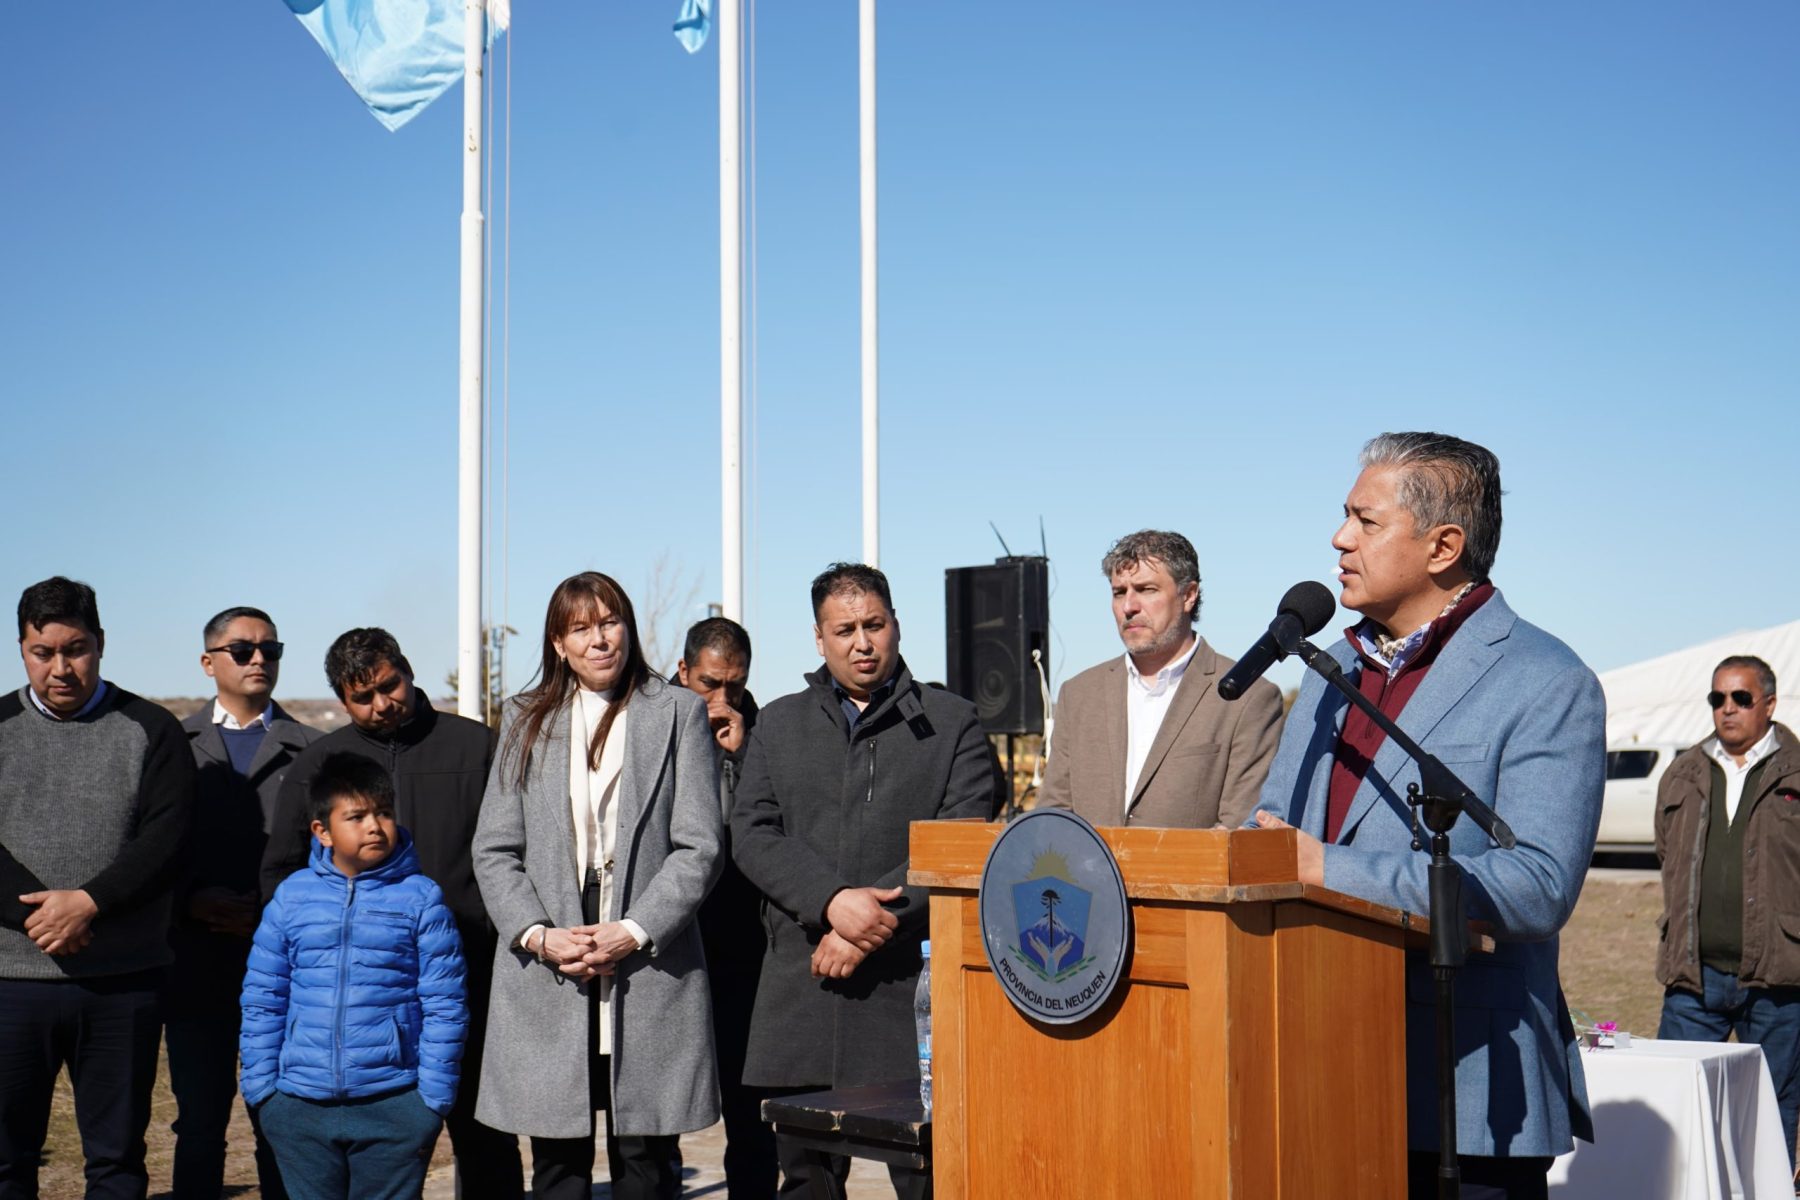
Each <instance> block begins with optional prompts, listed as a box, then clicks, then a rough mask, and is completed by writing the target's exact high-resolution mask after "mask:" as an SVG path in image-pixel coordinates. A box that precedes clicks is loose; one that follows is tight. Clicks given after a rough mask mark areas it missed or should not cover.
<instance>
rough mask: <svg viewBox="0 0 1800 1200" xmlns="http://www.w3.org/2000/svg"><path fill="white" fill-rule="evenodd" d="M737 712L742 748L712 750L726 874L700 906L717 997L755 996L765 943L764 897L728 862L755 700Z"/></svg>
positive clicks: (708, 966) (753, 723) (747, 698)
mask: <svg viewBox="0 0 1800 1200" xmlns="http://www.w3.org/2000/svg"><path fill="white" fill-rule="evenodd" d="M675 686H677V687H679V686H680V685H679V684H677V685H675ZM739 711H740V712H742V713H743V714H744V744H743V746H742V748H740V749H739V750H738V751H737V753H735V754H728V753H726V752H725V751H723V750H719V749H718V748H717V745H716V743H715V746H714V753H716V754H717V755H718V758H719V803H720V807H721V812H722V815H723V816H724V819H725V821H726V826H725V854H724V869H723V870H721V871H720V872H719V879H718V882H716V883H714V884H713V888H712V891H710V892H708V893H707V894H706V900H705V902H704V903H703V904H701V906H700V940H701V942H702V943H703V944H704V945H705V947H706V969H707V970H708V971H709V972H710V973H711V975H712V977H713V985H714V986H713V993H714V995H715V996H719V995H723V994H726V989H727V987H728V986H729V987H736V988H741V989H745V990H748V991H749V992H750V994H752V995H754V994H755V991H756V980H757V975H758V974H759V973H760V971H761V970H762V957H763V943H764V942H765V941H767V940H768V939H767V936H766V935H765V934H764V932H763V923H762V917H761V908H762V893H761V892H759V891H757V890H756V885H755V884H753V883H751V882H750V881H749V880H748V879H746V878H744V873H743V871H741V870H739V869H738V865H737V864H736V863H734V862H732V861H731V825H730V821H731V807H732V804H733V803H734V802H735V800H736V797H737V785H738V780H739V779H741V778H743V773H744V758H745V757H746V756H747V755H748V754H749V753H750V735H751V733H752V732H754V731H755V729H756V718H757V715H758V711H759V710H758V708H757V704H756V697H754V696H752V695H751V694H750V693H749V692H748V691H746V692H745V693H744V706H743V708H742V709H740V710H739ZM732 1082H734V1083H735V1082H736V1080H733V1081H732Z"/></svg>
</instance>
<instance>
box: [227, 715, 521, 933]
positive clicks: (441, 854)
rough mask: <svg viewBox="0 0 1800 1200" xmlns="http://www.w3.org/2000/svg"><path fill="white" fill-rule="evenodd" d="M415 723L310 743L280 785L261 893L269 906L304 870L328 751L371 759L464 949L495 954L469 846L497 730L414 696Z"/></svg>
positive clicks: (336, 733)
mask: <svg viewBox="0 0 1800 1200" xmlns="http://www.w3.org/2000/svg"><path fill="white" fill-rule="evenodd" d="M415 703H416V711H415V712H414V714H413V718H412V720H410V721H408V722H407V723H406V724H404V725H402V726H401V727H400V728H399V730H398V731H396V732H395V733H394V735H393V736H392V737H378V736H376V735H375V734H371V733H365V732H364V731H363V730H361V729H359V728H358V727H357V726H355V725H347V726H345V727H344V728H342V729H336V730H333V731H332V732H330V733H328V734H326V735H325V736H324V737H322V738H320V739H319V740H318V741H316V742H314V743H313V744H312V745H310V746H308V747H307V748H306V750H305V751H303V752H302V753H301V755H300V757H299V758H298V759H296V760H295V762H294V765H293V766H292V767H291V768H289V770H288V773H287V779H286V780H285V781H284V782H283V783H282V785H281V793H280V796H279V797H278V798H277V800H276V806H275V820H274V824H273V825H272V826H271V829H270V833H269V848H268V850H267V852H266V853H265V854H264V855H263V864H262V894H263V898H264V900H265V901H266V900H267V899H268V898H269V897H271V896H273V895H274V894H275V889H276V887H278V886H279V885H280V884H281V881H282V880H284V879H286V878H287V877H288V876H289V875H292V874H293V873H294V872H295V871H298V870H300V869H301V868H303V867H305V866H306V863H307V858H308V854H309V849H310V845H311V834H310V832H309V823H308V821H307V820H306V793H307V789H308V788H309V787H310V786H311V784H312V779H313V776H314V775H315V774H317V773H318V770H319V763H320V762H322V761H323V760H324V758H325V756H326V755H327V754H333V753H336V752H338V751H340V750H342V751H349V752H350V753H352V754H360V755H362V756H363V757H364V758H371V759H374V760H375V761H376V762H378V763H380V764H381V765H382V766H384V767H386V768H387V769H388V772H389V774H391V775H393V777H394V793H395V806H394V808H395V811H394V815H395V817H396V818H397V819H398V820H399V822H400V824H402V825H404V826H405V827H406V828H407V829H409V830H411V831H412V836H413V845H414V846H415V847H416V848H417V849H418V852H419V871H420V873H421V874H423V875H425V876H426V878H428V879H430V880H431V881H432V882H434V883H436V884H437V885H438V886H439V887H440V888H442V889H444V903H446V904H448V905H449V906H450V911H451V912H453V913H455V914H456V922H457V925H458V927H459V928H460V929H461V931H462V936H463V941H464V943H465V947H464V948H465V950H466V951H467V952H468V953H469V954H470V955H471V956H473V955H474V954H475V953H476V947H475V946H473V945H469V943H471V942H473V941H476V940H480V941H482V942H484V943H485V944H486V946H487V947H488V949H487V950H484V951H483V953H491V948H492V945H493V936H494V927H493V924H492V923H491V922H490V921H489V920H488V915H487V909H486V908H485V907H483V905H482V903H481V892H480V890H479V889H478V888H477V887H476V886H475V867H474V864H473V861H472V860H471V859H470V856H469V845H470V843H471V842H473V841H474V839H475V822H476V819H477V818H478V817H480V815H481V796H482V793H483V792H484V791H485V790H486V788H487V774H488V766H489V764H490V763H491V762H492V761H493V757H494V731H493V730H491V729H489V728H488V727H487V726H486V725H483V724H482V723H481V722H480V721H471V720H469V719H468V718H467V717H459V716H457V715H455V714H454V713H445V712H438V711H437V710H436V709H434V708H432V707H431V701H430V700H428V699H426V697H425V693H424V692H422V691H420V692H417V699H416V702H415Z"/></svg>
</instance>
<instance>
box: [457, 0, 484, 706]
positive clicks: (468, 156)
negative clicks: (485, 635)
mask: <svg viewBox="0 0 1800 1200" xmlns="http://www.w3.org/2000/svg"><path fill="white" fill-rule="evenodd" d="M486 17H487V0H464V6H463V211H462V336H461V354H460V364H461V366H460V375H461V380H462V392H461V397H460V402H459V404H458V415H459V418H460V419H459V422H458V426H459V431H460V437H459V439H458V452H457V496H456V501H457V504H456V507H457V521H456V535H457V536H456V711H457V712H458V713H459V714H461V715H462V716H465V717H472V718H474V719H475V720H477V721H479V720H482V719H483V718H484V716H485V714H484V712H483V711H482V710H483V708H484V704H483V696H482V694H481V467H482V463H481V369H482V362H481V303H482V282H483V281H482V275H481V268H482V249H483V244H484V241H485V238H486V230H485V227H484V218H483V216H482V212H481V89H482V49H483V47H484V45H485V44H486V41H487V21H486Z"/></svg>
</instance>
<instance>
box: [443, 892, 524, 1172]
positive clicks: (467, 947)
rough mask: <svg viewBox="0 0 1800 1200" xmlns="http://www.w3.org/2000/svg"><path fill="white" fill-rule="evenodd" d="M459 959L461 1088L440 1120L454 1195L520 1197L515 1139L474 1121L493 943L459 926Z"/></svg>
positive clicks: (521, 1165) (520, 1167) (491, 979)
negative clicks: (465, 1021)
mask: <svg viewBox="0 0 1800 1200" xmlns="http://www.w3.org/2000/svg"><path fill="white" fill-rule="evenodd" d="M462 938H463V961H464V963H465V965H466V967H467V970H468V976H467V980H466V983H465V985H464V986H465V991H466V993H467V995H468V1005H469V1036H468V1040H467V1041H466V1042H464V1044H463V1058H462V1086H460V1087H459V1088H457V1090H456V1103H455V1104H454V1105H453V1106H452V1107H451V1109H450V1115H449V1116H448V1117H446V1118H444V1132H446V1133H448V1134H449V1135H450V1149H451V1150H452V1151H454V1152H455V1154H456V1194H457V1195H458V1196H460V1197H463V1200H521V1198H522V1197H523V1196H524V1194H525V1165H524V1162H523V1161H522V1160H521V1159H520V1158H519V1137H518V1135H517V1134H513V1133H503V1132H501V1131H500V1130H498V1129H492V1128H490V1127H488V1126H486V1125H483V1124H482V1123H481V1122H480V1121H477V1120H476V1119H475V1101H476V1097H477V1094H478V1092H479V1089H480V1084H481V1055H482V1047H483V1043H484V1042H485V1041H486V1040H487V1022H488V1000H489V996H490V993H491V992H492V990H493V982H494V941H493V938H492V937H491V936H487V935H484V933H482V932H478V931H473V930H469V929H467V928H466V927H464V928H463V933H462Z"/></svg>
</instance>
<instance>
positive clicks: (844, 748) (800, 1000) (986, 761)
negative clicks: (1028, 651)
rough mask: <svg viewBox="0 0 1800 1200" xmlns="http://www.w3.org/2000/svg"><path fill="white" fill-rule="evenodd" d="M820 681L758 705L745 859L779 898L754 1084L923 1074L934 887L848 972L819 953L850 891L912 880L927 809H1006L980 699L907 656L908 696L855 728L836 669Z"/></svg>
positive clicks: (904, 684) (810, 680)
mask: <svg viewBox="0 0 1800 1200" xmlns="http://www.w3.org/2000/svg"><path fill="white" fill-rule="evenodd" d="M806 682H807V687H806V689H805V690H804V691H801V692H796V693H795V694H793V695H791V696H783V697H782V698H781V699H779V700H776V701H775V702H774V703H772V704H769V705H767V706H765V707H764V708H763V709H762V711H761V712H760V713H759V714H758V716H757V721H756V728H755V729H754V730H753V731H752V732H751V734H750V747H749V751H748V753H747V754H746V755H745V759H744V773H743V777H742V779H741V780H740V781H739V782H738V787H737V797H736V800H735V801H734V803H733V805H732V810H731V837H732V857H733V859H734V860H735V861H736V862H737V865H738V867H739V868H740V869H742V871H743V872H744V874H745V875H746V876H747V877H748V878H749V880H750V882H751V883H752V884H754V885H755V886H756V887H757V888H758V889H760V890H761V891H762V893H763V895H764V897H765V900H764V903H763V921H764V926H765V928H766V930H767V933H768V936H769V951H768V953H767V954H766V955H764V957H763V965H762V979H761V981H760V983H759V984H758V986H757V990H756V1008H755V1011H754V1012H753V1014H752V1016H751V1023H750V1050H749V1056H748V1058H747V1060H746V1062H745V1064H744V1082H745V1083H747V1084H751V1085H754V1086H765V1087H825V1086H830V1087H849V1086H853V1085H857V1084H866V1083H890V1082H893V1081H894V1080H898V1079H907V1078H917V1074H918V1069H919V1068H918V1061H919V1060H918V1041H917V1035H916V1033H915V1031H914V1029H913V990H914V988H915V987H916V986H917V985H918V978H919V943H920V942H921V941H922V940H924V938H925V935H926V933H927V931H928V929H929V927H930V922H929V919H928V914H927V910H926V894H925V890H924V889H923V888H911V887H909V888H907V889H906V891H905V894H904V895H903V896H902V897H901V899H900V900H898V901H896V902H894V903H893V904H890V905H889V906H888V907H889V909H890V910H891V911H893V912H894V913H895V914H896V915H897V916H898V917H899V919H900V928H899V930H898V931H897V932H896V933H895V935H894V937H893V938H892V939H891V940H890V941H889V942H888V943H887V944H886V945H884V946H882V947H881V948H880V949H879V950H877V951H875V952H874V953H873V954H871V955H870V956H869V957H868V958H867V959H866V960H864V961H863V963H862V964H861V965H860V966H858V967H857V969H856V971H855V973H854V974H852V975H851V976H850V977H849V978H848V979H842V980H839V979H814V978H813V977H812V972H811V969H810V962H811V959H812V953H813V950H814V949H815V948H816V947H817V946H818V944H819V940H820V939H821V938H822V937H823V936H824V935H825V930H826V928H827V925H826V922H825V915H824V914H825V907H826V905H827V904H829V903H830V901H831V898H832V897H833V896H834V895H836V894H837V893H838V892H839V891H840V890H841V889H843V888H847V887H881V888H887V887H894V886H898V885H903V884H905V883H906V867H907V857H908V852H909V849H910V847H909V838H910V835H911V826H912V823H913V822H914V821H931V820H937V819H942V818H949V817H976V818H982V819H986V818H988V817H991V816H992V815H993V812H994V774H993V761H992V751H991V750H990V749H989V747H988V742H987V738H986V736H985V735H984V734H983V733H982V731H981V723H980V720H979V718H978V717H977V716H976V714H975V706H974V705H973V704H970V703H969V702H968V701H967V700H964V699H963V698H962V697H960V696H956V695H952V694H951V693H949V692H946V691H941V690H939V689H937V688H929V687H921V686H920V685H919V684H917V683H915V682H914V681H913V677H912V673H911V672H910V671H908V670H907V669H906V666H905V664H904V663H902V664H901V666H900V670H899V676H898V679H897V682H896V686H895V688H894V692H893V694H892V695H890V696H889V697H888V698H887V699H886V700H884V701H882V702H881V703H880V704H878V705H876V706H875V707H873V708H872V709H871V710H870V711H868V712H866V713H864V714H863V717H862V719H861V720H860V721H859V722H858V723H857V726H856V730H855V735H854V736H851V732H850V727H849V724H848V722H847V721H846V720H845V718H844V714H843V712H842V711H841V710H840V708H839V706H838V701H837V697H836V696H835V694H834V693H833V691H832V686H831V676H830V675H829V674H828V673H827V671H826V670H825V669H824V668H823V667H821V668H820V669H819V670H818V671H816V672H814V673H813V674H811V675H808V676H807V677H806Z"/></svg>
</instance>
